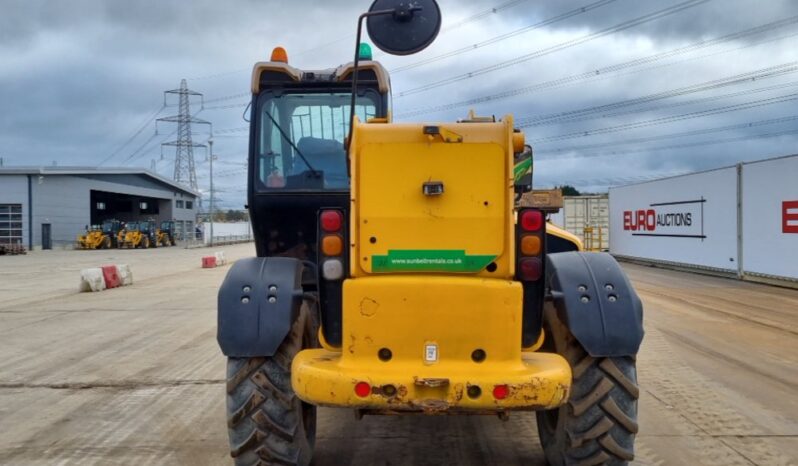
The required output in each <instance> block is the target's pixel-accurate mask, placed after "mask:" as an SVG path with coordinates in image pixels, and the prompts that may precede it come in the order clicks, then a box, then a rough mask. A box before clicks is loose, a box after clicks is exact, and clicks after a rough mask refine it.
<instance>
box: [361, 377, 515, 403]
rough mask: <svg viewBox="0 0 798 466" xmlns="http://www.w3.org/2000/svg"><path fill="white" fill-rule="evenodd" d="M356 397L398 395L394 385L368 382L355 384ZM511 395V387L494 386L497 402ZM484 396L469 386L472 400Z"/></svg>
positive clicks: (476, 387)
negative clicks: (373, 384) (372, 384)
mask: <svg viewBox="0 0 798 466" xmlns="http://www.w3.org/2000/svg"><path fill="white" fill-rule="evenodd" d="M354 388H355V395H357V396H358V397H359V398H366V397H368V396H370V395H373V394H376V395H382V396H384V397H387V398H392V397H393V396H395V395H396V393H397V391H396V387H395V386H394V385H382V386H378V385H375V386H374V387H372V386H371V384H369V383H368V382H364V381H361V382H357V383H355V387H354ZM509 395H510V387H509V386H508V385H505V384H502V385H494V386H493V398H495V399H497V400H504V399H506V398H507V397H508V396H509ZM480 396H482V389H480V388H479V386H478V385H469V386H468V397H469V398H471V399H477V398H479V397H480Z"/></svg>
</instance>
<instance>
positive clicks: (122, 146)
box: [97, 105, 166, 166]
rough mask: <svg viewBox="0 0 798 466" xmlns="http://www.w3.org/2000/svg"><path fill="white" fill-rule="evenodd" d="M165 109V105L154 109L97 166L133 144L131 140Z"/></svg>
mask: <svg viewBox="0 0 798 466" xmlns="http://www.w3.org/2000/svg"><path fill="white" fill-rule="evenodd" d="M165 108H166V105H162V106H160V107H158V109H156V110H155V112H153V113H152V114H151V115H150V116H148V117H147V118H146V119H145V120H144V122H143V123H142V124H141V126H140V127H139V129H138V130H136V131H135V132H134V133H133V135H132V136H130V137H129V138H128V139H127V140H126V141H125V142H123V143H122V144H121V145H120V146H119V147H117V148H116V150H115V151H113V152H112V153H111V154H110V155H108V157H106V158H104V159H103V160H102V161H101V162H100V163H98V164H97V166H100V165H103V164H104V163H106V162H108V161H109V160H111V159H112V158H114V157H116V156H117V155H118V154H119V153H120V152H122V150H123V149H124V148H125V147H127V146H128V145H129V144H130V143H131V142H133V140H134V139H136V138H137V137H138V136H139V135H140V134H141V133H142V131H144V129H145V128H146V127H147V125H149V124H150V122H151V121H152V120H154V119H155V117H157V116H158V115H159V114H160V113H161V112H162V111H163V110H164V109H165Z"/></svg>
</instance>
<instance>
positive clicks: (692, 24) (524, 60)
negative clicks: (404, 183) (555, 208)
mask: <svg viewBox="0 0 798 466" xmlns="http://www.w3.org/2000/svg"><path fill="white" fill-rule="evenodd" d="M369 5H370V2H369V1H363V2H357V1H351V0H350V1H341V0H338V1H302V0H294V1H291V2H287V1H264V0H257V1H256V0H240V1H225V2H220V1H212V0H195V1H191V2H188V1H185V0H159V1H139V2H130V1H128V2H122V1H100V0H96V1H88V0H86V1H81V0H72V1H68V2H64V1H55V0H53V1H49V2H46V1H38V0H6V1H4V2H3V7H2V14H1V15H0V157H2V158H3V159H4V163H5V164H6V165H42V164H44V165H50V164H52V163H53V162H55V163H57V164H58V165H92V166H93V165H97V164H99V163H100V162H104V166H141V167H147V168H149V167H150V166H151V164H153V163H155V164H156V168H157V170H158V172H159V173H161V174H162V175H165V176H169V177H171V175H172V171H173V166H174V148H171V149H169V148H164V156H163V158H161V148H160V145H159V143H160V142H162V141H166V140H172V139H174V135H170V133H171V132H172V131H173V130H174V127H173V126H170V125H169V124H158V134H157V135H156V133H155V123H154V119H155V118H158V117H163V116H169V115H172V114H175V113H176V112H177V108H176V107H166V108H163V91H165V90H168V89H173V88H176V87H178V86H179V84H180V80H181V78H186V79H188V84H189V87H190V88H191V89H192V90H195V91H197V92H201V93H203V94H204V95H205V102H206V104H205V106H206V109H205V110H203V111H202V112H200V113H199V114H198V115H197V116H198V117H200V118H203V119H206V120H209V121H211V122H212V123H213V128H214V130H215V131H217V132H218V133H217V135H216V136H215V137H214V140H215V142H216V143H215V146H214V149H215V152H216V153H217V154H219V159H220V160H219V164H218V165H215V169H216V172H217V173H218V174H219V178H218V180H217V186H220V187H221V190H222V193H220V194H219V198H220V199H221V200H222V202H223V205H225V206H233V207H240V206H241V205H243V203H244V190H245V177H244V172H243V170H244V164H245V162H246V150H247V148H246V144H247V138H246V137H245V135H246V132H245V131H225V130H230V129H233V130H236V129H238V128H241V127H244V126H246V123H245V122H244V121H243V120H242V118H241V114H242V111H243V110H244V107H245V106H246V102H247V99H248V91H249V78H250V71H251V67H252V64H253V63H254V62H256V61H258V60H263V59H267V58H268V55H269V53H270V51H271V49H272V48H273V47H274V46H275V45H282V46H284V47H285V48H286V49H287V50H288V55H289V60H290V62H291V64H292V65H294V66H297V67H299V68H310V69H314V68H329V67H333V66H337V65H338V64H340V63H343V62H346V61H349V60H351V54H352V49H353V47H354V43H353V42H354V31H355V26H356V18H357V15H358V14H359V13H360V12H362V11H365V10H367V9H368V7H369ZM440 6H441V10H442V15H443V30H442V32H441V34H440V36H439V37H438V39H437V40H436V42H435V43H434V44H432V45H431V46H430V47H429V48H427V49H426V50H424V51H423V52H421V53H419V54H417V55H412V56H406V57H394V56H386V55H380V54H377V55H378V59H379V60H381V61H382V62H383V64H384V65H385V66H386V67H387V68H388V69H389V70H392V71H393V72H392V84H393V94H394V101H393V103H394V112H395V114H396V116H397V118H398V119H399V120H403V121H421V120H423V121H453V120H455V119H457V118H459V117H462V116H465V115H466V113H467V112H468V110H469V108H474V109H475V110H476V111H477V113H478V114H495V115H497V116H499V117H501V116H503V115H504V114H507V113H512V114H514V116H515V118H516V120H517V122H518V123H519V124H524V126H525V127H524V131H525V132H526V137H527V141H531V142H532V144H533V146H534V147H535V152H536V167H535V179H536V184H537V186H538V187H544V186H547V185H552V184H562V183H570V184H574V185H576V186H577V187H579V188H581V189H586V190H590V191H602V190H606V188H607V186H609V185H616V184H623V183H625V182H630V181H634V180H639V179H643V178H651V177H659V176H666V175H671V174H675V173H682V172H688V171H695V170H702V169H707V168H713V167H720V166H726V165H732V164H734V163H737V162H739V161H746V160H756V159H761V158H766V157H772V156H778V155H785V154H792V153H797V152H798V148H797V147H796V146H797V144H796V143H798V105H796V103H797V102H798V100H796V99H798V47H796V44H798V39H796V38H797V37H798V17H797V16H798V2H796V1H795V0H691V1H686V0H545V1H544V0H469V1H464V0H441V1H440ZM540 23H543V24H542V25H539V24H540ZM773 23H775V24H773ZM535 25H539V26H537V27H536V26H535ZM761 26H765V27H761ZM618 29H620V30H618ZM502 36H504V38H502ZM716 39H718V40H716ZM464 48H465V49H467V50H466V51H462V52H461V53H450V52H454V51H458V50H461V49H464ZM441 55H449V56H446V57H441ZM425 87H427V88H429V87H431V88H429V89H427V90H424V88H425ZM671 91H673V92H671ZM169 103H176V101H175V100H171V101H170V102H169ZM199 109H200V107H199V101H196V102H195V105H194V106H193V107H192V112H196V111H197V110H199ZM791 117H792V118H791ZM685 133H687V134H685ZM194 139H195V140H196V141H197V142H204V141H205V140H206V139H207V131H205V129H204V128H195V135H194ZM196 160H197V163H198V165H197V169H198V176H199V177H200V184H201V188H203V189H204V188H206V187H207V183H208V176H207V171H208V164H207V163H206V162H205V161H204V160H205V152H204V151H203V150H201V149H200V150H198V152H197V153H196Z"/></svg>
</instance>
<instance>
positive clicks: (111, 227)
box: [78, 220, 120, 249]
mask: <svg viewBox="0 0 798 466" xmlns="http://www.w3.org/2000/svg"><path fill="white" fill-rule="evenodd" d="M119 229H120V222H119V221H117V220H106V221H104V222H103V223H102V225H92V226H91V228H88V227H87V228H86V234H84V235H80V236H78V247H79V248H80V249H111V248H115V247H117V234H118V232H119Z"/></svg>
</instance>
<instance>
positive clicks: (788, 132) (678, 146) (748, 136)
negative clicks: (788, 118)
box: [541, 129, 798, 161]
mask: <svg viewBox="0 0 798 466" xmlns="http://www.w3.org/2000/svg"><path fill="white" fill-rule="evenodd" d="M791 134H798V129H791V130H785V131H776V132H770V133H760V134H746V135H744V136H732V137H728V138H720V139H710V140H706V141H696V142H685V143H681V144H671V145H667V146H657V147H647V148H643V149H628V150H621V151H611V152H602V153H598V152H597V153H592V154H591V153H586V154H585V153H579V154H571V155H560V156H558V157H557V158H544V159H541V161H543V160H545V161H558V160H567V159H583V158H598V157H614V156H618V155H628V154H637V153H641V152H655V151H661V150H672V149H686V148H689V147H698V146H708V145H715V144H724V143H729V142H738V141H750V140H752V139H767V138H772V137H778V136H786V135H791Z"/></svg>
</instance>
